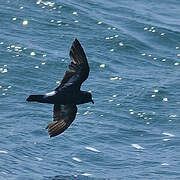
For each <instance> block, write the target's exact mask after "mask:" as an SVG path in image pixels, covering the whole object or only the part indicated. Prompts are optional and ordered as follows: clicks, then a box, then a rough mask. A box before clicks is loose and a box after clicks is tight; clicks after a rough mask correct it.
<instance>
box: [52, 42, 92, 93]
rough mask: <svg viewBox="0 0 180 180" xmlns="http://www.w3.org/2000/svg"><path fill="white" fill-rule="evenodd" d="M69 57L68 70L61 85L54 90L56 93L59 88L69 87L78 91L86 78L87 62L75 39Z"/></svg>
mask: <svg viewBox="0 0 180 180" xmlns="http://www.w3.org/2000/svg"><path fill="white" fill-rule="evenodd" d="M69 56H70V58H71V63H70V65H69V70H67V71H66V73H65V75H64V77H63V79H62V81H61V84H60V85H59V86H58V87H57V88H56V89H55V90H56V91H58V90H59V88H68V87H71V86H74V87H75V88H78V89H79V88H80V86H81V84H82V83H83V82H84V81H85V80H86V79H87V78H88V75H89V65H88V61H87V58H86V54H85V52H84V50H83V48H82V46H81V44H80V42H79V41H78V40H77V39H75V40H74V42H73V43H72V46H71V49H70V52H69Z"/></svg>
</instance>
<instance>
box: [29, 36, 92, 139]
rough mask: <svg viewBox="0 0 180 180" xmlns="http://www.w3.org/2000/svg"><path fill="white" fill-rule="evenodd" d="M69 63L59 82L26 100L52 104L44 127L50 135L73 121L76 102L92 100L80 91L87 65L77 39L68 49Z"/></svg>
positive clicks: (54, 134) (86, 74)
mask: <svg viewBox="0 0 180 180" xmlns="http://www.w3.org/2000/svg"><path fill="white" fill-rule="evenodd" d="M69 55H70V58H71V63H70V65H69V69H68V70H67V71H66V73H65V75H64V77H63V79H62V81H61V84H60V85H59V86H58V87H57V88H56V89H55V90H54V91H52V92H50V93H47V94H45V95H30V96H29V97H28V98H27V99H26V100H27V101H35V102H39V103H49V104H54V110H53V118H54V119H53V121H52V122H51V123H50V124H49V125H48V126H47V127H46V129H48V132H49V135H50V137H53V136H57V135H59V134H61V133H62V132H64V131H65V130H66V129H67V128H68V127H69V126H70V125H71V123H72V122H73V120H74V119H75V117H76V113H77V106H76V105H77V104H84V103H88V102H92V103H93V104H94V101H93V100H92V95H91V93H89V92H86V91H81V90H80V88H81V84H82V83H83V82H84V81H85V80H86V79H87V78H88V75H89V65H88V61H87V58H86V55H85V53H84V50H83V48H82V46H81V44H80V43H79V41H78V40H77V39H75V40H74V42H73V43H72V46H71V49H70V53H69Z"/></svg>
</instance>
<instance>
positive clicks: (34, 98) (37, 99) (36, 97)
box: [26, 95, 44, 103]
mask: <svg viewBox="0 0 180 180" xmlns="http://www.w3.org/2000/svg"><path fill="white" fill-rule="evenodd" d="M43 97H44V95H30V96H29V97H28V98H27V99H26V101H29V102H33V101H35V102H42V103H43V102H44V98H43Z"/></svg>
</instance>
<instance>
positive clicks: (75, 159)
mask: <svg viewBox="0 0 180 180" xmlns="http://www.w3.org/2000/svg"><path fill="white" fill-rule="evenodd" d="M72 159H73V160H74V161H77V162H82V160H81V159H79V158H77V157H73V158H72Z"/></svg>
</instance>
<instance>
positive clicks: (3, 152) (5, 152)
mask: <svg viewBox="0 0 180 180" xmlns="http://www.w3.org/2000/svg"><path fill="white" fill-rule="evenodd" d="M0 153H2V154H7V153H8V152H7V151H2V150H1V151H0Z"/></svg>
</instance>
